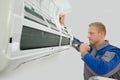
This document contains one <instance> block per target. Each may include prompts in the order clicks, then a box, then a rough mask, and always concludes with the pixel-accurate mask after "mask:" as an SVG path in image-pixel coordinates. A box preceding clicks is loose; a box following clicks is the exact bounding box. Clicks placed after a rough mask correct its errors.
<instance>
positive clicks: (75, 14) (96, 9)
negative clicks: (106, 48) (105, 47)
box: [66, 0, 120, 47]
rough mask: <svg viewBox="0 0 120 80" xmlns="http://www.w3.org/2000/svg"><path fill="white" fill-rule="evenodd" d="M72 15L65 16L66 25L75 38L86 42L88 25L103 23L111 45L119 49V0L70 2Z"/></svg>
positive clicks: (72, 0)
mask: <svg viewBox="0 0 120 80" xmlns="http://www.w3.org/2000/svg"><path fill="white" fill-rule="evenodd" d="M70 3H71V5H72V7H73V9H72V10H73V11H72V13H70V14H69V15H67V16H66V18H67V19H66V23H67V25H68V26H69V27H70V28H71V29H72V31H73V33H74V35H75V36H77V37H78V38H80V39H81V40H83V41H85V42H88V39H87V31H88V25H89V23H91V22H94V21H100V22H103V23H104V24H105V25H106V28H107V36H106V39H108V40H109V41H110V42H111V43H112V44H114V45H116V46H119V47H120V38H119V37H120V35H119V34H120V30H119V27H120V22H119V21H120V9H119V7H120V5H119V0H70Z"/></svg>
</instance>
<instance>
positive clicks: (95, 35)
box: [88, 26, 101, 45]
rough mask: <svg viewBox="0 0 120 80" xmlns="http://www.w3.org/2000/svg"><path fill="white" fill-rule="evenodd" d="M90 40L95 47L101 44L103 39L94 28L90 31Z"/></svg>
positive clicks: (90, 28)
mask: <svg viewBox="0 0 120 80" xmlns="http://www.w3.org/2000/svg"><path fill="white" fill-rule="evenodd" d="M88 39H89V42H90V44H92V45H95V44H97V43H99V41H100V39H101V34H100V33H99V32H98V29H97V28H96V27H94V26H91V27H89V30H88Z"/></svg>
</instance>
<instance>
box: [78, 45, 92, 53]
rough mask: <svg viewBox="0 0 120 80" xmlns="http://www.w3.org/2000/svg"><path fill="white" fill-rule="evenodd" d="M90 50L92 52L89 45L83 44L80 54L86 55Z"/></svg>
mask: <svg viewBox="0 0 120 80" xmlns="http://www.w3.org/2000/svg"><path fill="white" fill-rule="evenodd" d="M89 50H90V47H89V45H88V44H87V43H82V44H81V45H80V52H81V53H85V52H87V51H89Z"/></svg>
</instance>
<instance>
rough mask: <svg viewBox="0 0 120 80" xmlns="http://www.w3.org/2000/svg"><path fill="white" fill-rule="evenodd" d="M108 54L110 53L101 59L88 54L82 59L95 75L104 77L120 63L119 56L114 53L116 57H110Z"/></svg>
mask: <svg viewBox="0 0 120 80" xmlns="http://www.w3.org/2000/svg"><path fill="white" fill-rule="evenodd" d="M112 53H113V52H112ZM107 54H108V52H107V53H106V54H105V55H104V56H102V57H100V58H95V57H93V56H92V55H91V54H90V53H89V52H87V53H85V55H83V56H82V59H83V61H84V62H85V63H86V64H87V65H88V67H89V68H90V69H91V70H92V71H93V72H94V73H96V74H98V75H104V74H107V73H108V72H109V71H111V70H112V69H114V68H115V67H116V66H117V65H118V64H119V62H120V58H119V57H118V55H117V54H115V53H114V55H113V54H111V55H108V56H107ZM108 57H110V58H111V59H109V58H108Z"/></svg>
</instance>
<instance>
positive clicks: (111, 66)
mask: <svg viewBox="0 0 120 80" xmlns="http://www.w3.org/2000/svg"><path fill="white" fill-rule="evenodd" d="M105 35H106V28H105V26H104V24H102V23H101V22H93V23H91V24H89V30H88V39H89V43H90V45H89V44H87V43H83V42H81V41H79V40H78V39H76V38H74V40H73V47H75V48H76V49H77V50H78V51H80V52H81V56H82V60H83V61H84V80H88V79H89V78H90V77H92V76H105V77H110V78H114V79H118V80H120V48H117V47H115V46H113V45H111V44H109V42H108V40H105ZM75 44H78V45H75Z"/></svg>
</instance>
